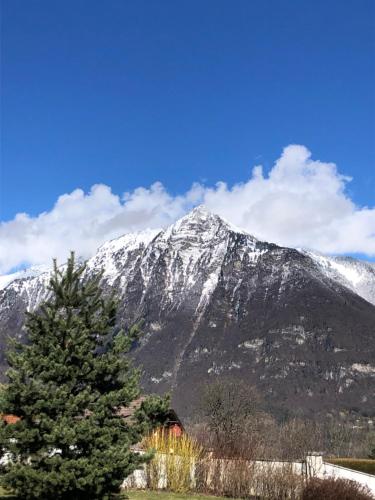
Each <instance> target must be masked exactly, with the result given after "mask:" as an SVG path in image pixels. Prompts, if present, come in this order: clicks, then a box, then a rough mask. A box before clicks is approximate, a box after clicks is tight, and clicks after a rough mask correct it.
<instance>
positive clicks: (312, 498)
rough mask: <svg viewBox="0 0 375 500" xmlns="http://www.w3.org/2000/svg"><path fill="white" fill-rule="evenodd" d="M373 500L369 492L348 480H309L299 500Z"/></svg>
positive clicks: (332, 478)
mask: <svg viewBox="0 0 375 500" xmlns="http://www.w3.org/2000/svg"><path fill="white" fill-rule="evenodd" d="M323 499H324V500H374V497H373V495H372V494H371V492H370V490H369V489H368V488H366V487H365V486H362V485H360V484H359V483H357V482H355V481H349V480H348V479H338V478H334V477H331V478H328V479H316V478H313V479H311V480H310V481H309V482H308V483H307V485H306V486H305V488H304V489H303V492H302V497H301V500H323Z"/></svg>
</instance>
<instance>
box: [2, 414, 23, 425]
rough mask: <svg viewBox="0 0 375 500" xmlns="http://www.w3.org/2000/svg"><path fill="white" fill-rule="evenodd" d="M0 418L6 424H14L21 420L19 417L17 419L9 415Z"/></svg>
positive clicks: (15, 416)
mask: <svg viewBox="0 0 375 500" xmlns="http://www.w3.org/2000/svg"><path fill="white" fill-rule="evenodd" d="M0 418H1V420H2V421H3V422H5V423H6V424H16V423H17V422H18V421H19V420H21V417H17V415H11V414H9V415H1V416H0Z"/></svg>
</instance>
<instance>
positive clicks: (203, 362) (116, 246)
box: [0, 207, 375, 417]
mask: <svg viewBox="0 0 375 500" xmlns="http://www.w3.org/2000/svg"><path fill="white" fill-rule="evenodd" d="M100 269H104V275H103V287H104V289H105V290H108V291H109V290H113V289H115V291H116V293H117V294H118V295H119V297H120V304H121V306H120V311H119V323H122V324H124V323H125V324H130V323H132V322H133V321H135V320H137V319H139V318H143V320H144V323H143V330H144V335H143V336H142V338H141V340H140V342H139V344H138V345H136V346H134V349H133V351H132V355H133V356H134V358H135V360H136V362H137V363H140V364H142V366H143V371H144V374H143V385H144V388H145V390H146V391H150V392H159V393H162V392H165V391H172V395H173V400H174V406H175V408H176V410H177V411H178V412H179V413H180V414H181V415H182V416H185V417H186V416H189V415H190V414H191V413H192V411H193V408H194V405H195V403H196V401H197V398H198V397H199V394H200V390H201V388H202V385H203V384H204V383H205V382H206V381H209V380H212V379H214V378H215V377H231V378H233V377H234V378H241V379H244V380H246V381H248V382H249V384H254V385H256V386H257V387H258V389H259V391H260V392H261V393H262V394H263V396H264V398H265V401H266V404H267V405H268V408H269V409H272V410H274V411H275V412H277V413H279V414H280V413H288V412H291V413H293V414H297V415H313V414H319V413H321V414H325V413H327V412H334V411H339V410H348V411H353V412H360V413H362V414H367V415H372V414H374V413H375V305H374V304H375V267H374V266H373V265H372V264H369V263H365V262H361V261H357V260H355V259H349V258H335V257H325V256H322V255H318V254H314V253H311V252H307V251H297V250H295V249H290V248H282V247H279V246H277V245H274V244H270V243H265V242H261V241H258V240H257V239H255V238H254V237H253V236H251V235H250V234H248V233H246V232H244V231H242V230H240V229H238V228H235V227H233V226H231V225H230V224H228V223H227V222H225V221H224V220H223V219H221V218H220V217H218V216H216V215H214V214H211V213H210V212H208V211H207V210H206V209H205V208H204V207H198V208H196V209H194V210H193V211H192V212H191V213H189V214H188V215H187V216H185V217H183V218H182V219H181V220H179V221H177V222H176V223H175V224H174V225H172V226H171V227H169V228H168V229H166V230H164V231H147V232H142V233H138V234H128V235H125V236H123V237H121V238H119V239H117V240H113V241H110V242H108V243H106V244H104V245H103V246H102V247H100V248H99V250H98V252H97V253H96V255H95V256H94V257H93V258H92V259H90V260H89V262H88V268H87V273H88V274H90V273H93V272H97V271H98V270H100ZM29 274H30V273H29ZM9 279H10V278H7V280H8V281H9ZM48 279H49V277H48V273H45V272H44V273H41V274H39V275H37V276H33V275H32V273H31V276H26V277H24V278H20V277H19V275H18V276H16V279H15V280H14V281H11V282H10V283H9V284H8V285H7V286H6V287H5V288H4V289H3V290H1V291H0V345H1V348H2V349H1V357H0V364H1V367H2V370H3V371H4V369H5V360H4V354H3V353H4V346H5V343H6V337H7V336H8V335H11V336H21V337H22V336H23V335H24V332H23V331H22V324H23V321H24V312H25V310H27V309H28V310H32V309H35V308H36V307H37V306H38V304H39V303H40V301H41V300H43V299H45V298H46V296H47V294H48V291H47V284H48Z"/></svg>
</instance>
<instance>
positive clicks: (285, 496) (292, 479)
mask: <svg viewBox="0 0 375 500" xmlns="http://www.w3.org/2000/svg"><path fill="white" fill-rule="evenodd" d="M302 488H303V478H302V475H301V474H297V473H296V472H295V471H294V470H293V467H292V465H291V464H285V465H282V466H273V467H267V468H260V469H258V471H257V473H256V474H255V477H254V492H255V493H256V495H257V496H259V497H260V498H262V499H264V500H299V499H300V497H301V491H302Z"/></svg>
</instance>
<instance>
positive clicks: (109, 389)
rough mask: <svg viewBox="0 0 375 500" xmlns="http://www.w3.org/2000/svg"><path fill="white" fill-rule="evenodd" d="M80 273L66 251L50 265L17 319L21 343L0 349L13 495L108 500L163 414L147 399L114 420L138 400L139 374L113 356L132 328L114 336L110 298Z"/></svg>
mask: <svg viewBox="0 0 375 500" xmlns="http://www.w3.org/2000/svg"><path fill="white" fill-rule="evenodd" d="M84 272H85V265H81V266H76V265H75V262H74V255H73V254H72V255H71V257H70V259H69V260H68V263H67V266H66V268H65V270H64V271H61V270H60V269H58V268H57V266H56V262H55V263H54V272H53V275H52V278H51V280H50V295H49V298H48V299H47V301H46V302H45V303H44V304H43V305H42V306H41V307H40V308H39V309H38V311H37V312H35V313H28V314H27V321H26V329H27V332H28V337H27V342H26V344H21V343H19V342H14V345H13V348H12V350H10V352H9V353H8V361H9V366H10V368H9V370H8V373H7V375H8V382H9V383H8V385H7V387H6V389H5V391H4V393H3V397H2V404H1V406H2V408H1V412H2V413H8V414H14V415H17V416H19V417H21V418H20V420H19V421H18V422H17V423H16V424H12V425H2V426H0V443H1V445H2V447H3V449H4V452H6V453H8V454H10V456H11V457H12V461H11V462H9V463H8V464H7V465H6V467H5V473H4V475H3V479H2V483H3V485H4V486H5V487H8V488H11V489H12V490H13V491H14V492H15V493H16V495H18V496H19V497H20V498H24V499H56V500H58V499H69V500H72V499H77V500H78V499H79V500H85V499H87V500H88V499H90V500H94V499H108V498H111V496H112V494H114V493H116V492H118V491H119V489H120V485H121V483H122V481H123V480H124V478H125V477H127V476H128V475H129V474H130V473H132V472H133V471H134V470H135V469H136V468H137V467H139V466H140V465H141V464H142V463H143V462H145V461H146V460H148V459H149V458H150V456H149V455H147V454H146V455H143V456H141V455H139V454H137V453H136V452H133V451H132V450H131V448H130V447H131V445H133V444H135V443H137V442H139V441H140V440H141V438H142V435H143V434H144V433H145V432H146V431H147V430H148V429H150V426H152V425H153V424H156V423H157V421H158V420H160V419H162V418H163V413H165V412H166V410H167V406H168V401H167V400H166V399H160V398H157V397H152V398H150V399H148V400H146V401H144V403H142V407H141V408H140V409H139V410H138V412H137V413H136V416H135V418H133V419H132V421H131V422H129V421H124V419H122V418H120V417H119V416H118V415H116V410H117V409H118V408H119V407H123V406H125V407H126V406H128V405H129V404H130V403H131V402H132V401H133V400H134V399H136V398H137V397H138V396H139V370H137V369H135V368H134V367H132V365H131V362H130V361H129V359H128V358H127V357H126V356H124V355H123V353H124V352H127V351H128V350H129V348H130V346H131V343H132V342H133V341H134V339H136V337H137V335H138V328H136V327H133V328H131V329H130V331H129V332H127V333H125V332H123V331H117V330H116V326H115V321H116V311H117V304H116V300H115V299H114V298H113V297H111V298H105V297H104V296H103V294H102V292H101V289H100V286H99V283H100V280H101V275H97V276H96V277H94V278H90V279H88V278H86V277H85V278H84ZM128 420H129V419H128Z"/></svg>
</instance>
